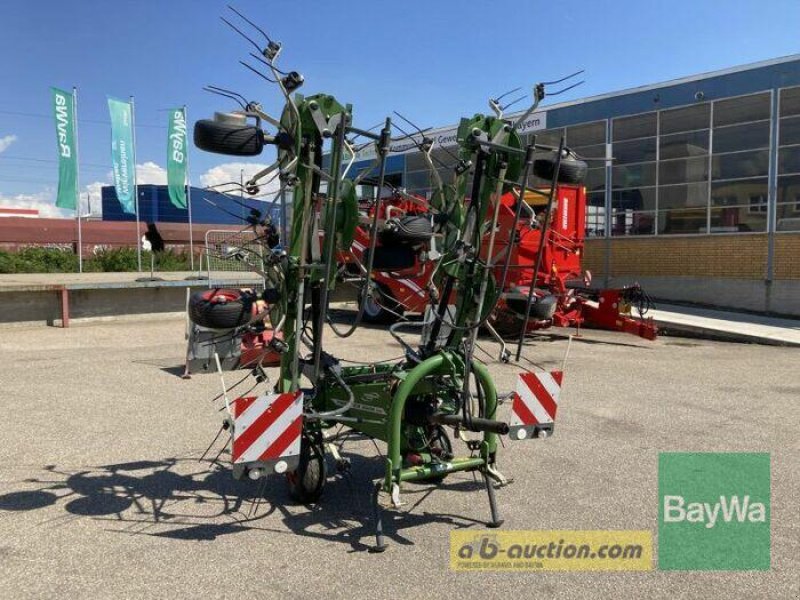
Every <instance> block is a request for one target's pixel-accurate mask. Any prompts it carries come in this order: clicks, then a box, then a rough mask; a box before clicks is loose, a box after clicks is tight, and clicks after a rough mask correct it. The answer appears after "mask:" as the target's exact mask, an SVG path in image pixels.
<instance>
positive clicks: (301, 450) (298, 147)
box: [194, 11, 586, 550]
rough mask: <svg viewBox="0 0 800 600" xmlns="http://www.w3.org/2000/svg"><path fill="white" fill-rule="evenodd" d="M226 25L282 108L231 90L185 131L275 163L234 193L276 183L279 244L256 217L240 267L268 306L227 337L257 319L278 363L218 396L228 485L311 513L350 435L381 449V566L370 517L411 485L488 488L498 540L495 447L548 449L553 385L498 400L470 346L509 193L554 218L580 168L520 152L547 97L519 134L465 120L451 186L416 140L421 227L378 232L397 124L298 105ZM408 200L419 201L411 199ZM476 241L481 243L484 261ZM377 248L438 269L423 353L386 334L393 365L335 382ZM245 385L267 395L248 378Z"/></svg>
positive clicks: (523, 382) (298, 80)
mask: <svg viewBox="0 0 800 600" xmlns="http://www.w3.org/2000/svg"><path fill="white" fill-rule="evenodd" d="M234 12H236V11H234ZM236 14H237V15H239V16H240V17H241V18H242V19H243V20H244V21H245V22H247V23H248V24H250V25H252V26H253V27H254V28H255V29H256V30H257V31H258V32H259V33H260V34H261V35H263V37H264V39H265V42H264V46H265V47H262V46H261V45H259V44H258V43H256V42H255V41H254V40H252V39H251V38H250V37H248V36H246V35H245V34H244V33H243V32H242V31H241V30H240V29H238V28H237V27H236V26H234V25H233V24H232V23H230V22H228V21H226V23H228V25H230V26H231V27H232V28H234V29H235V30H236V31H237V32H239V33H240V34H241V35H243V36H244V37H245V38H246V39H247V40H248V41H250V42H251V43H252V44H253V45H255V46H256V47H257V48H258V54H257V55H256V54H253V56H254V57H255V58H256V59H257V60H258V61H259V64H260V65H261V66H262V68H265V69H266V70H267V74H264V73H262V72H261V71H258V70H256V69H254V68H253V67H252V66H250V65H247V66H248V67H249V68H251V69H253V70H256V72H258V74H259V75H261V76H262V77H264V78H266V79H269V80H270V81H271V82H273V83H275V84H276V85H277V87H278V88H279V89H280V91H281V93H282V96H283V100H284V108H283V111H282V114H281V115H280V117H279V118H274V117H272V116H270V115H268V114H267V113H266V112H265V111H264V110H263V109H262V107H261V105H259V104H257V103H254V102H248V101H247V100H246V99H244V98H243V97H241V96H239V95H238V94H236V93H234V92H230V91H228V90H225V89H223V88H211V89H212V90H213V91H216V92H217V93H219V94H221V95H224V96H227V97H229V98H231V99H233V100H235V101H237V102H239V103H240V109H239V110H235V111H233V112H227V113H216V114H215V115H214V118H213V119H207V120H201V121H198V122H197V123H196V124H195V129H194V141H195V144H196V145H197V146H198V147H199V148H201V149H203V150H206V151H209V152H216V153H221V154H226V155H235V156H256V155H259V154H261V153H262V151H263V150H264V148H265V147H266V146H274V147H275V148H276V150H277V159H276V161H275V162H274V163H273V164H272V165H270V166H269V167H267V168H265V169H263V170H262V171H261V172H260V173H258V174H256V175H255V176H254V177H252V178H251V179H250V180H249V181H247V182H246V183H245V185H244V191H246V192H247V193H249V194H251V195H259V194H260V186H263V185H266V184H267V183H268V182H269V181H275V180H277V181H279V182H280V190H279V192H278V193H277V194H276V200H275V201H276V202H277V201H280V202H281V207H282V215H283V218H282V220H281V224H280V228H279V229H280V235H278V236H276V235H275V233H276V228H275V227H274V226H273V225H272V223H271V222H270V221H269V219H267V218H264V217H262V215H261V213H259V211H252V213H251V218H250V220H249V221H250V226H251V227H252V228H253V229H254V230H255V231H256V232H258V233H260V234H261V236H260V238H259V239H260V240H261V241H262V243H261V244H260V249H259V250H255V249H254V247H253V246H250V249H249V250H248V253H249V254H250V255H251V256H250V257H249V258H247V257H245V258H244V259H245V260H247V261H248V262H249V263H250V264H251V265H252V266H253V269H254V270H255V271H256V272H258V273H259V274H261V275H262V276H263V279H264V283H265V285H264V289H263V291H260V292H259V294H258V298H257V299H259V300H261V301H263V302H264V303H266V305H267V308H265V309H263V310H260V311H257V312H255V311H249V310H247V311H245V310H243V311H241V314H242V315H243V317H242V318H241V319H239V322H238V324H237V325H236V327H235V328H234V329H233V331H234V332H236V333H241V331H243V330H246V329H248V328H250V327H253V326H255V325H256V324H257V323H259V322H263V321H265V320H268V321H269V322H270V324H271V327H272V330H273V335H272V340H271V342H270V350H274V351H277V352H278V353H279V354H280V377H279V379H278V381H277V382H276V383H275V384H274V387H271V389H269V390H264V393H262V394H260V395H256V396H246V397H240V398H235V399H229V397H228V391H229V390H227V389H226V388H225V384H224V382H223V393H222V394H221V398H223V399H224V401H225V405H226V409H227V411H228V417H227V419H226V423H225V425H224V426H225V427H226V428H227V429H229V430H230V432H231V440H232V441H231V457H232V463H233V473H234V476H235V477H249V478H251V479H259V478H263V477H266V476H267V475H269V474H272V473H278V474H285V476H286V479H287V481H288V484H289V491H290V494H291V496H292V497H293V498H294V499H296V500H298V501H300V502H303V503H311V502H315V501H316V500H317V499H319V497H320V495H321V493H322V488H323V485H324V484H325V479H326V474H325V453H326V451H328V452H331V453H332V454H333V455H334V457H338V454H337V450H336V447H335V445H334V444H333V443H332V442H333V441H334V440H335V439H337V438H336V436H335V434H332V433H329V432H330V431H333V430H332V427H333V426H346V427H349V428H351V429H352V430H355V431H356V432H359V433H361V434H363V435H365V436H368V437H369V438H372V439H376V440H381V441H383V442H385V443H386V445H387V453H386V457H385V467H386V471H385V475H384V477H383V478H382V481H380V482H379V483H378V484H376V488H375V494H374V503H375V504H374V505H375V510H376V513H375V533H376V538H377V539H376V542H377V543H376V549H377V550H383V549H384V548H385V541H384V535H383V527H382V519H381V514H382V509H383V508H386V507H389V506H394V507H399V506H400V504H401V490H402V488H403V484H404V483H405V482H409V481H423V480H424V481H438V480H441V479H442V478H444V477H445V476H447V475H448V474H450V473H455V472H458V471H465V472H466V471H473V472H479V473H480V474H481V475H482V477H483V479H484V482H485V485H486V490H487V492H488V498H489V505H490V509H491V520H490V521H489V523H488V524H489V526H492V527H497V526H499V525H500V524H501V522H502V521H501V519H500V516H499V512H498V507H497V502H496V498H495V486H502V485H505V484H506V483H508V480H507V479H506V478H505V477H504V476H503V475H502V474H501V473H500V472H499V470H498V468H497V454H498V439H499V436H508V437H509V438H510V439H512V440H527V439H532V438H544V437H547V436H548V435H550V434H551V433H552V431H553V425H554V420H555V416H556V409H557V403H558V396H559V391H560V387H561V380H562V371H553V372H533V371H529V370H527V369H525V368H522V367H521V371H522V372H521V374H520V376H519V378H518V381H517V387H516V391H515V392H511V393H509V394H507V395H502V396H501V398H499V397H498V391H497V389H496V387H495V383H494V381H493V378H492V375H491V373H490V372H489V370H488V369H487V367H486V366H485V365H484V364H483V363H481V362H480V361H478V360H475V359H474V358H473V354H474V351H475V347H476V339H477V336H478V332H479V330H480V329H481V328H482V327H483V326H484V325H485V324H486V323H487V320H488V319H489V317H490V315H491V314H492V311H493V310H494V309H495V306H496V304H497V302H498V300H499V298H500V294H501V292H502V290H503V289H504V286H505V282H506V279H507V277H508V276H509V270H510V269H509V264H510V259H511V253H509V252H505V253H502V254H499V253H497V252H496V250H495V247H494V246H495V244H494V232H495V231H496V230H497V222H498V218H499V210H500V206H501V203H500V202H498V201H497V199H499V198H500V197H501V196H503V195H504V194H505V193H507V192H510V191H512V190H515V191H516V193H518V194H519V195H520V197H524V195H525V194H526V193H529V192H534V193H540V194H543V195H544V196H545V197H547V198H549V200H550V202H552V197H553V191H554V189H555V187H556V184H557V182H558V181H559V172H560V169H561V168H562V166H563V167H564V168H565V169H566V170H569V171H570V172H575V171H576V170H577V171H579V172H585V169H586V166H585V163H583V161H581V160H580V159H579V158H578V157H577V156H576V155H575V154H574V153H573V152H571V151H570V150H569V149H567V148H566V147H565V146H564V143H563V140H562V142H561V144H560V145H559V146H558V147H550V146H542V145H538V144H536V143H535V139H534V140H533V141H531V143H527V144H526V143H524V142H523V139H522V138H521V136H520V135H519V133H518V129H519V126H520V124H521V123H523V122H524V121H525V119H526V118H527V117H528V116H529V115H530V113H531V112H532V111H533V110H534V109H535V108H536V107H537V106H538V104H539V102H540V101H541V100H542V99H543V98H544V97H545V84H538V85H537V86H536V87H535V88H534V95H533V103H532V105H531V107H530V108H529V109H528V111H526V112H525V114H523V115H522V116H521V117H519V118H516V119H514V120H510V119H507V118H504V116H503V112H502V109H501V108H500V107H499V103H497V102H492V103H491V105H492V108H493V110H494V114H491V115H484V114H476V115H475V116H473V117H471V118H464V119H462V120H461V123H460V126H459V128H458V134H457V139H458V154H457V156H456V155H454V156H453V158H454V160H455V164H453V165H452V169H453V175H454V176H453V179H452V183H448V184H444V183H443V182H442V180H441V178H440V176H439V174H438V172H437V170H436V168H435V167H434V165H433V162H432V160H431V148H432V145H433V144H432V141H431V140H429V139H425V138H424V137H423V141H422V142H421V145H422V147H423V149H424V150H425V154H424V156H425V157H426V160H427V163H428V166H429V168H430V171H431V177H432V180H433V181H434V183H435V190H434V191H433V194H432V196H431V198H430V200H429V201H428V202H427V203H426V206H425V207H424V208H425V211H424V215H425V216H423V217H422V218H420V215H419V214H416V215H398V216H395V217H388V218H383V219H380V218H379V215H383V216H384V217H387V215H386V211H381V210H380V203H381V197H382V195H381V190H382V189H383V188H384V173H385V167H386V158H387V154H388V153H389V150H390V143H391V141H392V135H391V132H392V121H391V119H390V118H386V119H385V121H384V122H383V124H382V128H381V129H380V131H379V132H377V133H376V132H373V131H371V130H366V129H360V128H358V127H357V126H356V125H355V124H354V120H353V109H352V106H351V105H350V104H344V103H341V102H340V101H338V100H337V99H336V98H334V97H333V96H330V95H327V94H314V95H311V96H303V95H301V94H299V93H296V90H297V89H298V88H300V87H301V86H302V85H303V83H304V79H303V77H302V75H300V74H299V73H297V72H295V71H288V72H287V71H282V70H281V69H280V68H278V66H277V65H276V60H277V58H278V56H279V54H280V53H281V45H280V44H279V43H277V42H274V41H272V40H271V39H270V38H269V37H268V36H267V34H266V33H264V32H263V31H262V30H261V29H259V28H258V27H256V26H255V25H254V24H253V23H251V22H250V21H249V20H247V19H246V18H245V17H244V16H243V15H241V14H239V13H238V12H237V13H236ZM552 83H558V82H552ZM359 137H360V138H363V139H364V140H368V141H367V142H366V143H367V144H372V145H374V147H375V150H376V153H375V154H376V158H375V160H374V163H373V164H372V165H370V166H369V167H368V168H367V169H364V170H363V171H362V172H361V173H358V174H352V175H351V174H349V170H350V166H351V165H352V162H353V160H354V156H355V154H356V152H357V151H358V150H359V147H358V146H357V144H356V141H355V140H356V139H357V138H359ZM362 144H364V142H362ZM362 148H363V145H362ZM534 152H537V158H536V159H534ZM323 153H325V154H326V155H329V157H330V161H329V166H328V168H323ZM542 156H544V158H542ZM534 173H535V174H536V175H537V176H539V177H542V176H546V177H547V178H548V179H550V180H551V181H552V186H551V188H550V190H549V191H544V192H541V191H539V192H537V191H535V190H530V189H529V188H528V186H527V182H528V180H529V177H530V176H531V175H533V174H534ZM376 174H377V176H376ZM368 176H369V177H372V178H374V179H375V180H376V181H377V192H376V194H375V198H374V203H375V206H374V208H375V210H372V211H371V215H372V216H371V217H370V219H371V223H370V224H369V230H370V240H369V247H368V248H367V249H366V251H365V254H364V256H365V263H366V264H365V265H364V270H363V276H364V279H365V282H364V284H363V286H362V289H363V290H365V293H363V294H362V295H361V297H360V300H359V310H358V312H357V314H356V317H355V320H354V321H353V323H351V324H350V325H348V326H347V327H346V328H345V329H344V330H342V329H341V323H339V324H336V323H334V322H333V321H332V319H331V318H330V316H329V304H330V301H331V294H332V292H333V291H334V287H335V285H336V282H337V277H336V275H337V255H338V254H339V252H341V251H345V250H348V249H349V248H350V247H351V244H352V243H353V238H354V235H355V230H356V227H357V226H358V224H359V201H358V199H357V197H356V188H357V186H359V185H360V184H361V182H362V181H364V179H365V178H366V177H368ZM466 198H469V199H470V200H469V201H467V200H466ZM409 201H414V202H419V200H418V199H415V198H413V197H410V196H409ZM522 210H523V202H518V203H517V206H516V209H515V212H514V217H513V218H514V220H515V222H517V221H519V219H520V217H521V212H522ZM487 232H488V234H489V242H488V245H487V247H486V248H485V250H482V242H481V240H482V238H483V236H484V235H485V234H486V233H487ZM387 233H391V234H392V235H394V236H395V237H397V238H399V242H400V243H404V244H406V245H408V246H410V247H411V248H412V249H413V250H414V251H420V252H424V253H425V256H426V260H429V261H433V262H434V263H435V273H434V276H433V281H434V285H432V286H431V287H430V289H431V294H430V298H429V306H428V309H427V311H426V315H425V318H424V320H423V321H422V322H420V323H418V325H420V326H421V327H422V335H421V341H420V343H419V345H416V346H412V345H410V344H409V343H407V342H406V341H405V340H403V339H402V338H401V337H400V336H399V334H398V333H397V328H398V327H399V326H404V327H407V326H408V324H404V323H399V324H397V325H394V326H392V327H391V328H390V329H389V331H388V332H387V333H388V334H389V335H392V336H393V338H394V339H395V340H397V342H398V343H400V344H401V346H402V347H403V349H404V358H402V359H399V360H394V361H383V362H377V363H366V364H363V365H359V366H345V365H343V364H342V362H341V361H340V360H339V359H337V358H336V357H335V356H333V355H332V354H330V353H329V352H326V350H325V338H326V336H330V335H337V336H340V337H349V336H351V335H352V334H353V333H354V331H356V329H357V327H358V325H359V323H360V321H361V319H362V317H363V315H364V310H365V306H366V305H367V303H368V302H370V300H371V298H370V295H371V290H372V289H373V286H372V285H371V281H370V279H371V274H372V273H373V270H374V267H373V261H374V259H375V256H376V242H377V239H378V237H379V236H381V235H386V234H387ZM254 296H255V295H254ZM223 298H224V295H223ZM255 299H256V298H255V297H254V298H253V299H252V300H253V301H255ZM210 301H213V298H211V299H210ZM535 301H536V297H535V296H533V297H530V298H528V302H529V303H530V302H535ZM222 303H223V304H224V300H223V301H222ZM210 308H213V306H211V307H210ZM223 333H224V332H223ZM562 370H563V369H562ZM253 375H254V376H255V377H256V379H257V382H261V384H262V385H267V384H266V377H265V373H264V371H263V370H262V369H261V368H260V367H257V368H256V369H255V370H254V371H253ZM506 398H507V399H509V400H510V401H511V411H510V413H509V414H510V417H509V418H508V420H506V421H502V420H499V419H498V411H497V408H498V403H499V402H500V400H501V399H506ZM448 432H452V433H453V439H456V440H460V441H462V442H464V449H465V451H464V453H463V454H462V455H457V454H456V449H455V448H454V445H453V439H451V436H450V435H448Z"/></svg>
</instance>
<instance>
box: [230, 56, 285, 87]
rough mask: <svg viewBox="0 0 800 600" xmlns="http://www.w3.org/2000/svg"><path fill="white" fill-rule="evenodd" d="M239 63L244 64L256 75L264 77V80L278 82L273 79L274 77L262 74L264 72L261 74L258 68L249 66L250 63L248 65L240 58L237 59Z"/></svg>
mask: <svg viewBox="0 0 800 600" xmlns="http://www.w3.org/2000/svg"><path fill="white" fill-rule="evenodd" d="M239 64H240V65H244V66H245V67H247V68H248V69H250V70H251V71H252V72H253V73H255V74H256V75H258V76H259V77H261V78H262V79H264V80H266V81H269V82H270V83H278V82H277V81H275V80H274V79H270V78H269V77H267V76H266V75H264V74H263V73H262V72H261V71H259V70H258V69H256V68H254V67H251V66H250V65H248V64H247V63H246V62H244V61H243V60H240V61H239Z"/></svg>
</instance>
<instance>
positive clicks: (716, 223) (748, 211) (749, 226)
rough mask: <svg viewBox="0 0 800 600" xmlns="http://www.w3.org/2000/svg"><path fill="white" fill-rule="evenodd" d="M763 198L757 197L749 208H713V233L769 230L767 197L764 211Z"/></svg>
mask: <svg viewBox="0 0 800 600" xmlns="http://www.w3.org/2000/svg"><path fill="white" fill-rule="evenodd" d="M760 201H761V197H760V196H756V197H755V198H754V203H753V204H748V205H747V206H714V207H711V233H737V232H750V231H766V230H767V211H766V196H765V197H764V209H763V210H762V209H761V204H760Z"/></svg>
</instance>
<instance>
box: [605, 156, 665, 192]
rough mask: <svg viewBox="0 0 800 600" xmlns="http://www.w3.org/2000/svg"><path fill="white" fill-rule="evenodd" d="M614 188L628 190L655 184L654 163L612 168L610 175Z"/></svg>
mask: <svg viewBox="0 0 800 600" xmlns="http://www.w3.org/2000/svg"><path fill="white" fill-rule="evenodd" d="M612 181H613V186H614V187H615V188H630V187H640V186H648V185H655V184H656V163H654V162H651V163H641V164H638V165H625V166H619V167H614V169H613V173H612Z"/></svg>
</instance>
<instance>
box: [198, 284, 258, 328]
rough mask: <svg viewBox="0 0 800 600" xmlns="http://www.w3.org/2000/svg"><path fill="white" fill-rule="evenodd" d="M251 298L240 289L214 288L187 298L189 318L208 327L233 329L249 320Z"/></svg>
mask: <svg viewBox="0 0 800 600" xmlns="http://www.w3.org/2000/svg"><path fill="white" fill-rule="evenodd" d="M251 308H252V300H251V299H250V298H247V297H245V296H244V295H243V294H242V292H241V291H240V290H230V289H222V288H215V289H211V290H201V291H199V292H195V293H194V294H192V296H191V297H190V298H189V319H191V321H192V323H194V324H196V325H199V326H200V327H207V328H209V329H234V328H235V327H239V326H240V325H244V324H245V323H247V322H248V321H249V320H250V316H251Z"/></svg>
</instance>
